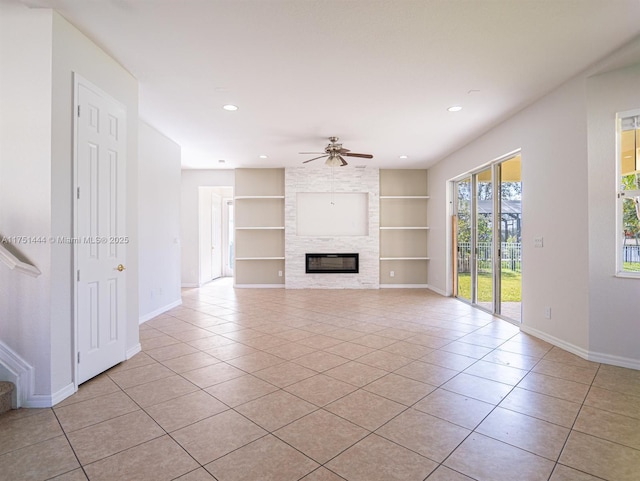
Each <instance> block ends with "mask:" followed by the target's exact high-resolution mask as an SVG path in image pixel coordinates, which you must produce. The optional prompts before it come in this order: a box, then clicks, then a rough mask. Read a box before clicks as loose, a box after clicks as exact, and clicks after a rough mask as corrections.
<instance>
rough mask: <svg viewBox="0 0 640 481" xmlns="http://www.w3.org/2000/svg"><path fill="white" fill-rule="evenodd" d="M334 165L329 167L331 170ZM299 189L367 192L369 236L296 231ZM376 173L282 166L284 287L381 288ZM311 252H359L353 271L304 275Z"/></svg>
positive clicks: (377, 177)
mask: <svg viewBox="0 0 640 481" xmlns="http://www.w3.org/2000/svg"><path fill="white" fill-rule="evenodd" d="M332 170H333V172H332ZM299 192H325V193H330V192H336V193H337V192H367V193H368V194H369V207H368V209H369V224H368V231H369V235H366V236H299V235H298V234H297V223H298V219H297V206H296V197H297V194H298V193H299ZM379 195H380V173H379V170H378V169H370V168H368V167H367V168H356V167H352V166H351V165H349V166H346V167H333V168H332V167H328V166H325V165H324V164H322V166H321V167H320V166H319V167H310V166H305V167H295V168H287V169H285V204H284V205H285V207H284V208H285V272H286V278H285V287H286V288H287V289H305V288H308V289H310V288H313V289H378V288H379V287H380V284H379V282H380V202H379ZM310 252H331V253H352V252H357V253H358V254H359V273H357V274H344V273H341V274H327V273H323V274H306V273H305V254H306V253H310Z"/></svg>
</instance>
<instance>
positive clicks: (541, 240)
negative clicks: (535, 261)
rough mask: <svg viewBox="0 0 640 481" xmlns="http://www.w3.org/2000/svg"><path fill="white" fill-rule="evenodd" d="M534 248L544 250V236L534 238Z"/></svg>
mask: <svg viewBox="0 0 640 481" xmlns="http://www.w3.org/2000/svg"><path fill="white" fill-rule="evenodd" d="M533 247H537V248H542V247H544V238H543V237H542V236H538V237H534V238H533Z"/></svg>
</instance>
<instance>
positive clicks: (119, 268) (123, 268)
mask: <svg viewBox="0 0 640 481" xmlns="http://www.w3.org/2000/svg"><path fill="white" fill-rule="evenodd" d="M116 269H118V271H120V272H122V271H123V270H125V269H126V267H125V266H123V265H122V264H118V267H116Z"/></svg>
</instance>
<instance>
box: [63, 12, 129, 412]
mask: <svg viewBox="0 0 640 481" xmlns="http://www.w3.org/2000/svg"><path fill="white" fill-rule="evenodd" d="M74 72H76V73H78V74H80V75H81V76H82V77H83V78H85V79H86V80H88V81H89V82H91V83H93V84H94V85H96V86H97V87H99V88H100V89H102V90H104V91H105V92H106V93H107V94H109V95H110V96H111V97H113V98H114V99H116V100H117V101H118V102H120V103H122V104H123V105H124V106H125V108H126V111H127V173H126V176H127V187H126V202H127V206H128V207H127V219H126V229H127V232H126V235H127V236H128V237H129V239H130V241H129V244H127V271H126V272H127V286H129V287H128V288H127V308H126V313H127V344H126V349H127V352H128V353H129V354H131V353H133V352H135V351H136V350H139V336H138V314H139V310H138V289H137V285H138V242H139V239H138V208H137V207H138V82H137V81H136V79H135V78H134V77H133V76H132V75H131V74H130V73H129V72H127V71H126V70H125V69H124V68H123V67H122V66H121V65H120V64H118V63H117V62H116V61H115V60H114V59H112V58H111V57H109V56H108V55H107V54H106V53H105V52H104V51H103V50H101V49H100V48H99V47H98V46H97V45H96V44H95V43H93V42H92V41H91V40H90V39H89V38H87V37H86V36H85V35H84V34H82V33H81V32H80V31H79V30H78V29H77V28H75V27H74V26H73V25H71V24H70V23H69V22H68V21H67V20H65V19H64V18H63V17H62V16H60V15H59V14H58V13H56V12H54V13H53V56H52V74H53V75H52V82H53V83H52V87H51V89H52V92H53V96H52V116H51V118H52V129H51V131H52V138H51V140H52V144H51V145H52V151H51V229H52V235H54V236H70V237H71V236H72V226H73V208H72V207H73V203H72V195H71V191H72V182H73V138H74V136H73V74H74ZM71 266H72V246H69V245H63V244H56V245H54V246H52V283H51V331H52V338H51V346H52V353H51V358H52V366H51V378H52V386H51V388H52V393H54V394H53V395H54V398H55V396H56V393H58V392H62V390H63V389H66V387H67V386H69V383H72V375H73V369H72V367H73V364H72V360H73V359H74V358H75V356H74V355H72V348H73V342H72V335H71V334H70V333H72V332H73V325H72V322H73V301H72V299H73V273H72V270H71ZM54 400H55V399H54Z"/></svg>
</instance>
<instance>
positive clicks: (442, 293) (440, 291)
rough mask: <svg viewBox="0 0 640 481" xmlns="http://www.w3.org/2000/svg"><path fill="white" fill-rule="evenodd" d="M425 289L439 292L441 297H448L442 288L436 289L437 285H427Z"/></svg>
mask: <svg viewBox="0 0 640 481" xmlns="http://www.w3.org/2000/svg"><path fill="white" fill-rule="evenodd" d="M427 289H429V290H430V291H433V292H435V293H436V294H440V295H441V296H443V297H449V294H447V293H446V292H445V291H443V290H442V289H438V288H437V287H433V286H429V287H427Z"/></svg>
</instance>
